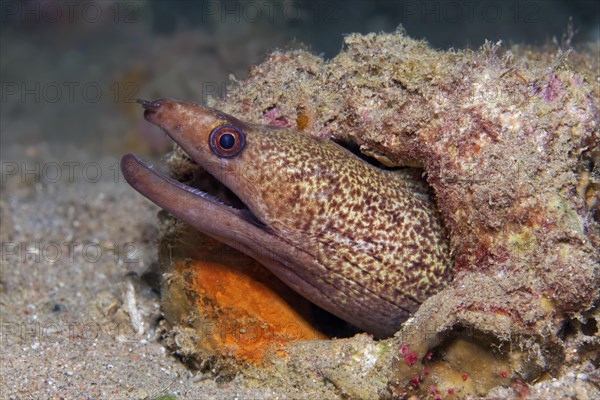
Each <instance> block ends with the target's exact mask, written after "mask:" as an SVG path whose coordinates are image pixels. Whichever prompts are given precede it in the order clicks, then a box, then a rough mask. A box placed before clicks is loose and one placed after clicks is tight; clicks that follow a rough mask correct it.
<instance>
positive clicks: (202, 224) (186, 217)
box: [121, 153, 265, 235]
mask: <svg viewBox="0 0 600 400" xmlns="http://www.w3.org/2000/svg"><path fill="white" fill-rule="evenodd" d="M121 172H122V174H123V177H124V178H125V180H126V181H127V182H128V183H129V184H130V185H131V186H132V187H133V188H134V189H135V190H137V191H138V192H139V193H141V194H142V195H144V196H145V197H147V198H148V199H149V200H151V201H152V202H153V203H155V204H156V205H158V206H159V207H161V208H163V209H165V210H167V211H168V212H170V213H171V214H173V215H175V216H177V217H178V218H180V219H182V220H183V221H185V222H187V223H188V224H190V225H192V226H194V227H195V228H196V229H198V230H200V231H203V232H205V233H207V234H209V235H210V234H211V232H209V231H211V230H214V231H219V224H220V223H223V219H227V220H229V221H231V220H237V221H236V223H237V224H238V225H239V224H242V225H243V224H251V225H253V226H255V227H259V228H262V229H265V225H263V224H262V223H261V222H260V221H259V220H258V219H257V218H256V217H255V216H254V215H253V214H252V212H250V210H248V209H238V208H234V207H232V206H230V205H228V204H225V203H224V202H222V201H221V200H219V199H217V198H216V197H214V196H211V195H210V194H208V193H206V192H203V191H201V190H198V189H195V188H192V187H190V186H187V185H185V184H183V183H182V182H179V181H177V180H175V179H173V178H170V177H168V176H166V175H164V174H161V173H160V172H158V171H156V170H155V169H153V168H152V167H151V166H149V165H147V164H145V163H144V162H142V161H141V160H140V159H139V158H137V157H136V156H135V155H134V154H131V153H129V154H126V155H124V156H123V158H122V159H121ZM219 233H221V232H219Z"/></svg>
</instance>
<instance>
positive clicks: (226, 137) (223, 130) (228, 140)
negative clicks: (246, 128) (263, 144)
mask: <svg viewBox="0 0 600 400" xmlns="http://www.w3.org/2000/svg"><path fill="white" fill-rule="evenodd" d="M208 142H209V144H210V148H211V149H212V151H214V153H215V154H216V155H218V156H219V157H233V156H235V155H237V154H239V152H240V151H242V149H243V148H244V145H245V144H246V135H244V132H242V131H241V130H239V129H238V128H236V127H235V126H233V125H221V126H219V127H217V128H215V129H213V131H212V132H211V133H210V136H209V138H208Z"/></svg>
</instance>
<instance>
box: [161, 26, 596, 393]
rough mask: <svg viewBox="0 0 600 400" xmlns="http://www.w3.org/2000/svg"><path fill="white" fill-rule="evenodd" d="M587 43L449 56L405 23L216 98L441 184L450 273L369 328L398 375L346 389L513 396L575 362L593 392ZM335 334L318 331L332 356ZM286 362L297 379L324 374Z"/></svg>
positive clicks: (292, 62)
mask: <svg viewBox="0 0 600 400" xmlns="http://www.w3.org/2000/svg"><path fill="white" fill-rule="evenodd" d="M585 49H586V52H585V53H577V52H576V51H573V52H570V51H563V50H561V49H558V48H554V49H546V50H543V52H542V53H539V52H538V53H536V52H535V51H533V50H531V49H528V50H523V48H514V49H513V51H509V50H506V49H504V48H502V47H501V45H500V44H490V43H488V44H486V45H484V46H482V48H480V49H479V50H477V51H470V50H463V51H438V50H435V49H432V48H430V47H429V46H428V45H427V44H426V43H425V42H422V41H417V40H413V39H411V38H409V37H407V36H406V35H405V34H404V33H403V32H396V33H394V34H368V35H350V36H348V37H347V38H346V40H345V48H344V49H343V51H342V52H341V53H340V54H339V55H338V56H337V57H335V58H333V59H332V60H329V61H324V60H322V59H320V58H318V57H316V56H314V55H312V54H310V53H308V52H305V51H292V52H275V53H273V54H271V55H270V56H269V57H268V58H267V60H266V61H265V62H264V63H262V64H260V65H258V66H256V67H254V68H253V69H252V70H251V71H250V73H249V76H248V77H247V79H246V80H244V81H243V82H238V83H236V84H235V85H233V87H232V88H231V90H230V91H229V93H228V95H227V96H225V97H224V98H222V99H219V100H213V101H212V104H209V105H210V106H213V107H215V108H218V109H221V110H223V111H224V112H226V113H229V114H232V115H235V116H237V117H239V118H240V119H244V120H248V121H250V122H255V123H263V124H276V125H285V126H291V127H294V128H296V129H299V130H303V131H307V132H310V133H311V134H314V135H318V136H324V137H329V138H332V139H335V140H338V141H340V142H342V143H346V144H347V145H349V146H353V147H358V148H359V150H360V151H361V152H362V153H364V154H366V155H369V156H372V157H374V158H376V159H377V160H379V161H380V162H382V163H383V164H385V165H388V166H413V167H419V168H422V169H423V170H424V173H425V177H426V180H427V182H428V183H429V185H430V186H431V187H432V189H433V191H434V193H435V197H436V202H437V205H438V208H439V210H440V214H441V216H442V219H443V222H444V224H445V225H446V227H447V228H448V231H449V235H450V237H449V240H450V243H451V248H452V253H453V257H454V260H455V262H454V280H453V282H452V283H451V285H450V286H449V287H447V288H446V289H444V290H442V291H441V292H440V293H439V294H437V295H435V296H433V297H431V298H430V299H429V300H428V301H426V302H425V303H424V304H423V305H422V306H421V308H420V309H419V310H418V312H417V313H415V315H414V316H413V317H412V318H411V319H409V320H408V321H407V322H406V323H405V325H404V327H403V329H402V330H401V331H400V332H399V333H398V334H397V335H396V337H395V338H393V339H389V340H386V341H380V342H375V341H370V340H369V339H365V338H364V337H363V336H359V337H358V339H356V340H358V341H360V342H361V343H362V344H363V345H365V346H371V347H373V349H377V350H373V349H371V350H370V352H371V353H372V354H376V355H377V357H380V358H381V359H380V360H378V361H372V364H378V365H379V364H381V365H383V366H384V367H381V368H383V369H380V370H379V372H378V373H381V374H382V376H386V377H388V378H389V377H390V376H391V378H389V379H384V380H379V381H378V382H379V383H378V384H377V385H376V386H377V387H375V388H373V391H372V392H364V390H361V391H357V390H358V389H357V388H358V387H359V386H360V385H361V383H360V382H358V381H356V382H352V379H350V378H348V376H347V374H348V369H347V370H345V374H346V375H344V376H345V378H340V377H339V376H338V375H336V374H335V373H332V374H331V375H330V376H327V380H328V382H336V379H337V382H342V383H340V384H339V385H336V384H335V383H334V385H336V386H337V389H338V394H342V395H344V394H346V395H350V396H358V397H361V398H368V397H372V398H376V397H378V396H390V397H403V396H411V395H416V396H419V397H421V398H431V399H434V398H455V397H456V398H462V397H464V396H467V395H481V394H485V393H487V392H488V391H489V390H490V389H492V388H494V387H496V389H494V390H496V391H498V390H499V389H498V387H499V386H500V387H504V388H506V391H505V392H502V393H500V392H498V393H500V394H498V395H501V396H505V397H518V396H522V395H523V393H525V394H526V393H528V392H529V393H535V391H536V390H537V389H536V387H537V386H539V385H543V382H545V381H548V380H549V379H551V378H553V377H561V376H563V375H564V374H565V371H567V370H569V371H573V370H582V371H586V372H585V373H583V372H582V374H583V375H582V374H580V375H582V376H586V377H587V380H586V379H583V378H582V380H580V381H579V385H581V390H583V391H585V390H589V391H593V390H594V387H597V386H595V385H597V384H598V379H599V378H598V373H597V367H598V362H599V357H600V355H599V351H598V348H599V345H600V343H599V342H600V340H599V338H600V336H599V332H598V323H599V322H600V321H598V318H599V315H598V311H597V308H596V306H597V298H598V278H599V276H600V274H599V269H600V262H599V257H598V254H599V253H598V251H599V246H600V239H599V237H598V232H599V230H598V218H599V212H598V174H599V172H598V168H599V167H598V162H599V157H600V156H599V150H598V110H597V106H598V104H599V103H598V98H597V97H598V90H597V89H594V88H597V85H598V79H600V77H599V76H598V62H597V60H598V57H599V54H598V46H595V47H594V46H589V47H586V48H585ZM590 52H591V53H590ZM593 52H595V53H593ZM595 60H596V61H595ZM594 90H595V91H594ZM171 167H172V171H173V174H174V175H175V176H176V177H179V178H181V177H182V176H184V175H185V174H188V173H189V170H191V169H192V168H193V166H192V165H191V164H190V162H189V161H188V160H187V158H186V157H185V156H184V155H183V153H181V152H175V153H174V156H173V157H172V159H171ZM169 235H173V233H167V234H166V235H165V237H166V239H168V238H169ZM346 340H350V341H351V343H352V345H354V346H355V345H356V343H355V342H352V340H355V339H346ZM337 342H338V341H337V340H333V341H329V342H327V341H325V342H323V343H321V342H319V343H321V344H320V346H321V348H322V349H324V350H322V356H323V357H327V356H328V355H327V348H330V349H331V351H332V352H333V351H334V350H333V349H334V348H338V347H339V346H340V344H339V343H338V344H336V343H337ZM363 342H365V343H363ZM366 342H368V343H366ZM327 343H329V346H330V347H328V344H327ZM301 348H302V346H291V347H290V348H289V349H288V350H286V351H287V352H288V354H294V352H295V351H301V350H298V349H301ZM298 357H300V356H298ZM315 357H316V358H318V357H319V355H315ZM373 357H375V356H373ZM377 357H376V358H377ZM384 359H385V360H384ZM285 360H287V361H285ZM285 360H284V361H282V360H278V361H277V362H276V364H277V363H279V364H277V365H279V366H280V367H281V363H283V365H287V367H286V368H289V371H288V377H287V378H286V379H292V378H290V377H291V376H297V377H298V378H297V379H300V380H301V379H303V378H302V377H304V378H307V377H309V376H311V374H313V373H314V370H315V368H316V370H319V367H316V366H315V365H317V364H318V362H316V361H315V362H314V363H312V364H311V363H302V368H304V371H305V372H303V373H302V374H300V373H298V372H297V369H295V368H299V366H297V365H296V366H294V365H292V364H293V360H294V356H288V357H287V358H286V359H285ZM335 360H338V361H339V366H340V368H342V367H343V366H345V365H346V364H344V363H349V364H348V365H350V364H352V363H354V364H356V362H355V361H352V357H350V358H348V357H346V358H343V357H342V358H339V359H337V358H336V359H335ZM331 362H333V361H331ZM286 363H287V364H286ZM289 363H292V364H289ZM280 367H278V368H280ZM348 368H349V370H352V368H354V367H348ZM386 368H387V369H386ZM290 371H296V372H290ZM308 371H313V372H308ZM320 371H321V372H320V373H321V374H322V369H321V370H320ZM353 371H355V373H356V374H357V375H356V376H357V379H358V377H359V374H360V367H355V369H354V370H353ZM590 371H592V372H590ZM265 376H267V375H265ZM350 376H352V374H350ZM577 376H579V375H577ZM534 382H539V383H538V384H536V385H534V386H530V385H532V384H533V383H534ZM353 384H354V385H355V386H356V387H353ZM595 390H597V389H595ZM357 393H358V394H357ZM540 393H542V392H540ZM544 393H545V392H544ZM589 393H591V392H589ZM589 393H588V394H589Z"/></svg>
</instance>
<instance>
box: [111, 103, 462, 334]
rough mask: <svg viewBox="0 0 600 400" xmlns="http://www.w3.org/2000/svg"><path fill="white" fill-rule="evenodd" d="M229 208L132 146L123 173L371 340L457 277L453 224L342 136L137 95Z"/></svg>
mask: <svg viewBox="0 0 600 400" xmlns="http://www.w3.org/2000/svg"><path fill="white" fill-rule="evenodd" d="M139 102H140V103H141V104H142V106H143V107H144V109H145V112H144V117H145V118H146V120H148V121H150V122H151V123H153V124H156V125H158V126H159V127H161V128H162V129H163V130H164V131H165V132H166V133H167V134H168V135H169V136H170V137H171V138H172V139H173V140H174V141H175V142H177V143H178V144H179V145H180V146H181V148H182V149H183V150H184V151H185V152H186V153H187V154H188V155H189V156H190V157H191V158H192V159H193V160H194V161H195V162H196V163H197V164H198V165H200V166H201V167H202V168H204V169H205V170H206V171H208V172H209V173H210V174H212V175H213V176H214V177H215V178H216V179H218V180H219V181H220V182H221V183H222V184H224V185H225V186H227V187H228V188H229V189H231V191H233V192H234V193H235V194H236V195H237V197H239V199H240V200H241V201H242V202H243V203H244V205H245V206H246V208H243V209H240V208H234V207H232V206H229V205H227V204H225V203H223V202H221V201H219V200H217V199H216V198H214V197H212V196H211V195H209V194H207V193H204V192H201V191H199V190H197V189H193V188H190V187H188V186H186V185H184V184H183V183H181V182H179V181H176V180H174V179H171V178H169V177H167V176H164V175H162V174H160V173H158V172H156V171H155V170H153V169H152V168H150V167H148V166H146V165H145V164H144V163H142V162H141V161H140V160H139V159H138V158H137V157H135V156H134V155H132V154H127V155H125V156H124V157H123V159H122V161H121V169H122V172H123V175H124V177H125V178H126V180H127V181H128V182H129V183H130V184H131V186H133V187H134V188H135V189H136V190H137V191H139V192H140V193H142V194H143V195H144V196H146V197H147V198H149V199H150V200H152V201H153V202H154V203H156V204H157V205H159V206H160V207H162V208H164V209H165V210H167V211H169V212H170V213H172V214H173V215H175V216H176V217H178V218H180V219H181V220H183V221H185V222H186V223H188V224H190V225H192V226H194V227H195V228H196V229H198V230H200V231H202V232H204V233H206V234H208V235H210V236H212V237H214V238H216V239H218V240H220V241H223V242H225V243H227V244H229V245H231V246H233V247H235V248H237V249H239V250H241V251H243V252H245V253H246V254H248V255H249V256H251V257H253V258H255V259H256V260H257V261H259V262H260V263H262V264H263V265H264V266H266V267H267V268H268V269H269V270H271V271H272V272H273V273H274V274H275V275H276V276H277V277H279V278H280V279H281V280H282V281H284V282H285V283H286V284H287V285H288V286H289V287H290V288H292V289H293V290H295V291H297V292H299V293H300V294H301V295H303V296H304V297H306V298H307V299H309V300H310V301H312V302H313V303H315V304H317V305H319V306H320V307H322V308H324V309H325V310H328V311H329V312H331V313H333V314H335V315H337V316H338V317H340V318H342V319H344V320H346V321H348V322H349V323H351V324H353V325H355V326H357V327H359V328H361V329H363V330H365V331H367V332H369V333H372V334H374V335H375V336H376V337H388V336H391V335H393V334H394V333H395V332H396V331H397V330H398V329H399V328H400V326H401V324H402V322H403V321H404V320H406V319H407V318H408V317H409V316H410V314H411V313H413V312H414V311H415V310H416V309H417V308H418V307H419V305H420V304H421V302H423V301H424V300H425V299H426V298H427V297H429V296H431V295H432V294H434V293H436V292H437V291H439V290H440V289H441V288H442V287H443V286H444V285H445V284H446V283H447V282H448V281H449V280H450V279H451V261H450V255H449V248H448V244H447V239H446V232H445V230H444V228H443V226H442V224H441V223H440V219H439V216H438V213H437V211H436V208H435V206H434V204H433V202H432V201H431V200H429V198H428V196H427V194H426V193H425V190H424V189H423V188H422V186H421V184H420V183H419V182H418V181H417V180H415V179H414V178H412V177H410V176H409V175H405V174H401V173H395V172H392V171H385V170H381V169H379V168H377V167H375V166H372V165H370V164H369V163H367V162H365V161H363V160H361V159H360V158H358V157H357V156H355V155H354V154H352V153H351V152H349V151H348V150H346V149H345V148H343V147H341V146H339V145H338V144H336V143H334V142H332V141H330V140H327V139H322V138H317V137H313V136H311V135H309V134H306V133H303V132H299V131H296V130H293V129H290V128H283V127H273V126H262V125H254V124H250V123H246V122H242V121H240V120H238V119H236V118H234V117H232V116H229V115H227V114H224V113H222V112H220V111H218V110H214V109H210V108H207V107H203V106H200V105H197V104H192V103H185V102H181V101H176V100H171V99H160V100H156V101H153V102H149V101H144V100H140V101H139Z"/></svg>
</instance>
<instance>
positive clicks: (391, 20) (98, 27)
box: [0, 0, 600, 160]
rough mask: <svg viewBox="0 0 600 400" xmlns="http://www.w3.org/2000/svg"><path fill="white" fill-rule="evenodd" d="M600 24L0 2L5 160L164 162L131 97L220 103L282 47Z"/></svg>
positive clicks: (456, 11)
mask: <svg viewBox="0 0 600 400" xmlns="http://www.w3.org/2000/svg"><path fill="white" fill-rule="evenodd" d="M599 14H600V6H599V5H598V3H597V2H596V1H588V0H579V1H567V0H554V1H546V0H532V1H528V0H525V1H512V0H506V1H505V0H494V1H416V0H411V1H385V0H383V1H355V0H354V1H342V0H336V1H324V0H322V1H308V0H302V1H301V0H298V1H288V0H272V1H271V0H265V1H262V0H261V1H200V0H197V1H127V0H125V1H119V2H116V1H115V2H113V1H41V0H38V1H1V2H0V22H1V26H0V56H1V57H0V80H1V84H2V86H1V103H0V104H1V108H0V117H1V118H0V131H1V144H2V148H3V150H2V153H1V154H2V157H3V159H5V160H6V159H7V158H8V159H10V157H11V153H10V150H9V149H10V145H22V146H35V145H39V144H40V143H49V144H50V145H51V146H58V147H59V148H60V146H62V145H65V144H69V145H72V146H76V147H81V148H85V149H87V150H92V151H93V152H109V153H113V154H118V153H119V152H122V151H124V150H127V149H131V148H133V149H136V148H137V149H138V150H140V149H141V151H142V152H147V151H150V147H153V148H154V149H155V151H159V152H160V151H162V150H163V149H164V148H165V147H164V146H165V144H164V143H163V142H162V139H161V138H160V137H158V136H156V135H157V134H156V132H153V131H152V130H151V128H149V127H148V126H146V125H144V124H143V121H140V120H141V112H140V110H139V107H137V106H136V105H135V104H134V103H132V102H133V101H134V100H135V98H138V97H145V98H155V97H177V98H183V99H187V100H192V101H203V100H205V99H206V97H207V96H222V95H223V94H224V93H225V91H226V85H227V83H228V82H229V79H230V76H231V75H232V74H233V75H234V76H235V77H236V78H237V79H241V78H243V77H244V76H245V74H246V71H247V69H248V67H249V66H251V65H253V64H256V63H258V62H260V61H261V60H262V59H264V57H265V55H266V54H267V53H268V52H270V51H272V50H275V49H278V48H279V49H288V48H298V47H304V48H308V49H309V50H310V51H312V52H314V53H316V54H320V55H322V56H323V57H325V58H331V57H334V56H335V55H336V54H337V53H338V52H339V50H340V49H341V48H342V40H343V36H344V34H347V33H351V32H360V33H368V32H380V31H384V32H393V31H394V30H395V29H397V27H398V26H400V25H402V26H403V27H404V29H405V30H406V31H407V33H408V34H409V35H410V36H412V37H415V38H422V39H425V40H427V41H428V42H429V43H431V45H432V46H434V47H436V48H441V49H446V48H450V47H454V48H464V47H471V48H477V47H479V46H480V45H481V44H483V43H484V41H485V40H486V39H488V40H490V41H492V42H497V41H498V40H502V42H503V44H505V45H510V44H511V43H527V44H532V45H542V44H545V43H548V42H551V41H552V40H553V38H555V39H556V40H557V41H558V42H560V41H561V38H562V37H563V35H564V34H565V33H566V32H567V26H568V21H569V18H570V17H572V21H573V27H574V29H575V31H576V35H575V39H574V41H573V43H574V44H575V45H576V44H577V43H582V42H588V41H598V38H599V35H600V33H599V32H600V29H599V23H600V22H599V21H600V17H599ZM596 43H598V42H596ZM153 141H155V142H156V143H153ZM147 142H151V145H150V146H148V145H147ZM142 143H143V144H142Z"/></svg>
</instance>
